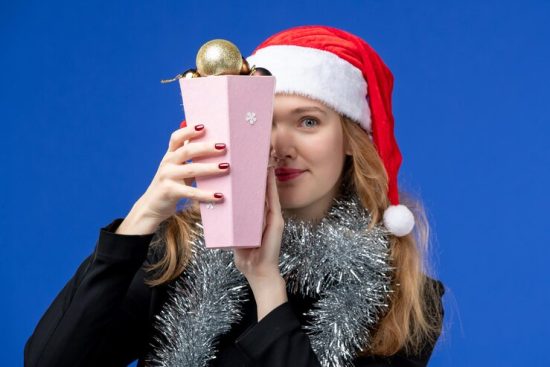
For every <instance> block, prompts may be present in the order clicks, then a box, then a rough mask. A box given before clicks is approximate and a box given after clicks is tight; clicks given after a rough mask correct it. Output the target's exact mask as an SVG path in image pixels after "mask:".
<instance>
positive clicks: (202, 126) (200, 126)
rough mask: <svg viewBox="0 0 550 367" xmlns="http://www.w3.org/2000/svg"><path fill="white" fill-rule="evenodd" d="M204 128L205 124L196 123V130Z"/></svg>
mask: <svg viewBox="0 0 550 367" xmlns="http://www.w3.org/2000/svg"><path fill="white" fill-rule="evenodd" d="M202 129H204V125H203V124H200V125H195V130H197V131H201V130H202Z"/></svg>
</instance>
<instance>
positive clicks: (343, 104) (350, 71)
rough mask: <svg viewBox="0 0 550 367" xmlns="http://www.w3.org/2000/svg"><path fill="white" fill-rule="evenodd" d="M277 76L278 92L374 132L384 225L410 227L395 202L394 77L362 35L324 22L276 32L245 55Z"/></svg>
mask: <svg viewBox="0 0 550 367" xmlns="http://www.w3.org/2000/svg"><path fill="white" fill-rule="evenodd" d="M247 61H248V63H249V64H250V65H251V66H252V65H255V66H257V67H263V68H266V69H268V70H269V71H270V72H271V73H272V74H273V76H275V78H276V87H275V91H276V93H289V94H298V95H302V96H306V97H309V98H312V99H315V100H318V101H321V102H323V103H325V104H326V105H327V106H329V107H331V108H332V109H334V110H335V111H337V112H339V113H341V114H343V115H345V116H347V117H349V118H351V119H352V120H354V121H356V122H357V123H359V124H360V125H361V127H362V128H363V129H364V130H365V131H366V132H367V133H369V135H371V136H372V141H373V143H374V145H375V147H376V150H377V151H378V154H379V155H380V158H381V159H382V162H383V164H384V167H385V169H386V172H387V175H388V180H389V182H388V198H389V200H390V204H391V205H390V206H389V207H388V208H387V209H386V211H385V212H384V225H385V226H386V228H387V229H388V230H389V231H390V232H391V233H392V234H394V235H396V236H405V235H407V234H408V233H410V232H411V230H412V228H413V226H414V216H413V214H412V213H411V211H410V210H409V209H408V208H407V207H406V206H404V205H400V204H399V193H398V189H397V174H398V170H399V166H400V165H401V160H402V158H401V152H400V151H399V147H398V145H397V141H396V139H395V136H394V132H393V129H394V119H393V114H392V103H391V93H392V89H393V75H392V73H391V71H390V70H389V68H388V67H387V66H386V65H385V64H384V62H383V61H382V59H381V58H380V56H378V54H377V53H376V52H375V51H374V50H373V49H372V47H370V46H369V45H368V44H367V43H366V42H365V41H364V40H362V39H361V38H359V37H357V36H355V35H353V34H350V33H348V32H345V31H343V30H340V29H336V28H331V27H326V26H301V27H295V28H291V29H287V30H284V31H282V32H279V33H277V34H275V35H273V36H271V37H269V38H268V39H267V40H265V41H264V42H263V43H261V44H260V45H259V46H258V47H257V48H256V50H254V52H253V53H252V55H251V56H249V57H248V58H247Z"/></svg>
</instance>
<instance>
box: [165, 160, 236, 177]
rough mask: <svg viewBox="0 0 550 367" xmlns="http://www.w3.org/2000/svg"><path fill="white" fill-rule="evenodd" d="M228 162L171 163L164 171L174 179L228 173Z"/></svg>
mask: <svg viewBox="0 0 550 367" xmlns="http://www.w3.org/2000/svg"><path fill="white" fill-rule="evenodd" d="M229 170H230V164H229V163H227V162H222V163H189V164H184V165H181V164H171V165H169V166H167V167H166V169H165V173H166V174H167V175H169V176H170V177H171V178H172V179H174V180H182V179H187V178H193V177H199V176H210V175H220V174H225V173H229Z"/></svg>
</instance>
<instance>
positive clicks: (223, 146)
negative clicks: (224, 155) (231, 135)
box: [214, 143, 225, 150]
mask: <svg viewBox="0 0 550 367" xmlns="http://www.w3.org/2000/svg"><path fill="white" fill-rule="evenodd" d="M214 147H215V148H216V149H218V150H222V149H225V144H224V143H217V144H216V145H214Z"/></svg>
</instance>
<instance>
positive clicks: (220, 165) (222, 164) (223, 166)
mask: <svg viewBox="0 0 550 367" xmlns="http://www.w3.org/2000/svg"><path fill="white" fill-rule="evenodd" d="M218 167H219V168H220V169H228V168H229V163H220V164H218Z"/></svg>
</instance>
